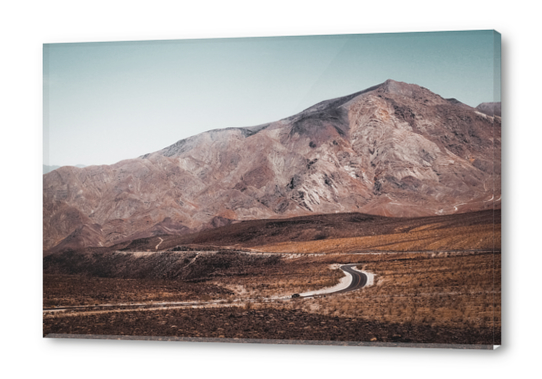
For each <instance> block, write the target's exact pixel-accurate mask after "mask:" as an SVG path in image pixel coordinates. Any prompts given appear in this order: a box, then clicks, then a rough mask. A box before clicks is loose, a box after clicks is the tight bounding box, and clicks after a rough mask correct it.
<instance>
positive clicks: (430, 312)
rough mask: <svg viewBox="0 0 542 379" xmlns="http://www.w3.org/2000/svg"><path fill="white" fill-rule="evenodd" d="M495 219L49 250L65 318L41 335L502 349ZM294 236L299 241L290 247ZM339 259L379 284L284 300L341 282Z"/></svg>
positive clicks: (250, 226) (51, 284) (48, 290)
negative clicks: (333, 342) (468, 346)
mask: <svg viewBox="0 0 542 379" xmlns="http://www.w3.org/2000/svg"><path fill="white" fill-rule="evenodd" d="M338 220H342V221H343V223H342V225H343V227H342V228H340V227H339V226H337V224H334V223H333V221H335V222H336V221H338ZM493 220H500V211H499V212H495V213H493V212H488V211H484V212H476V213H471V214H463V215H449V216H441V217H430V218H418V219H389V218H385V217H365V218H364V216H363V215H359V214H351V215H344V214H342V215H341V214H339V215H329V216H327V217H324V216H316V217H314V218H296V219H294V220H285V221H286V222H285V223H283V224H281V223H276V221H274V220H268V221H260V222H258V223H254V222H247V223H243V224H238V225H229V226H225V227H222V228H218V229H216V230H215V231H213V232H205V233H200V234H198V235H196V236H192V237H190V239H188V240H186V241H188V242H190V243H189V244H186V245H182V244H178V245H175V242H179V237H178V236H165V235H163V236H161V237H154V238H146V239H139V240H136V241H132V242H131V243H127V244H124V245H119V246H117V247H119V248H121V249H119V250H114V249H111V248H89V249H81V250H77V251H64V252H58V253H54V254H50V255H47V256H45V257H44V308H46V309H51V310H54V309H55V308H62V310H58V311H46V312H44V336H47V335H49V334H51V335H55V334H66V333H67V334H79V335H86V334H97V335H104V336H105V335H123V336H135V337H137V336H139V337H143V336H164V337H166V336H167V337H175V336H177V337H186V338H240V339H268V340H292V341H294V340H303V341H343V342H348V341H358V342H376V343H380V342H390V343H395V344H399V345H401V344H409V343H432V344H455V345H457V346H460V345H463V344H474V345H476V346H491V345H499V344H500V343H501V341H500V330H501V322H500V311H501V309H500V296H501V294H500V272H501V266H500V233H498V231H499V230H500V223H498V224H495V225H494V224H492V221H493ZM268 225H271V226H269V227H268ZM339 225H341V224H340V223H339ZM236 228H238V229H236ZM220 230H222V231H223V232H221V233H217V231H220ZM458 230H461V231H462V232H461V234H457V231H458ZM492 231H494V232H492ZM277 232H279V233H277ZM324 232H325V233H327V237H326V238H325V239H320V238H319V237H318V235H319V233H324ZM276 233H277V234H276ZM295 233H298V237H297V239H298V240H297V241H295V240H294V241H293V242H286V241H285V240H286V239H289V238H292V235H294V234H295ZM373 233H382V234H374V235H373ZM386 233H388V234H386ZM237 235H239V236H243V235H248V236H249V237H250V238H249V239H247V240H241V241H240V240H235V236H237ZM337 235H338V236H347V237H341V238H332V237H333V236H337ZM355 235H358V236H359V235H361V236H360V237H355ZM490 235H491V236H492V238H489V237H488V236H490ZM348 236H350V237H348ZM459 236H461V237H459ZM484 236H485V237H484ZM198 238H201V239H198ZM304 239H305V240H304ZM480 240H482V243H481V242H480ZM197 241H203V242H204V243H205V244H202V245H198V244H196V243H194V242H197ZM262 241H268V242H270V241H279V242H275V243H268V244H267V245H265V244H262ZM423 241H425V242H423ZM428 241H429V242H428ZM435 241H437V242H438V243H437V242H435ZM232 242H233V243H232ZM384 242H386V243H384ZM219 244H223V245H225V246H218V245H219ZM229 244H231V245H235V246H234V247H227V245H229ZM255 244H262V245H261V246H257V247H254V246H253V245H255ZM157 245H158V247H159V249H160V250H157V249H156V247H157ZM244 245H250V246H252V247H250V248H249V247H246V246H245V247H244ZM386 246H387V248H386ZM432 246H434V247H432ZM347 263H357V264H358V268H359V269H363V270H365V271H367V272H370V273H372V274H374V283H373V284H372V285H371V286H368V287H366V288H363V289H361V290H356V291H353V292H347V293H342V294H331V295H326V296H317V297H314V298H306V299H295V298H294V299H292V298H291V295H292V294H296V293H303V292H307V291H313V290H318V289H322V288H327V287H331V286H333V285H335V284H337V283H338V282H339V280H340V279H341V277H343V276H344V273H343V272H342V271H341V270H339V269H338V267H339V266H340V265H341V264H347ZM175 302H191V303H190V304H191V305H186V304H184V303H181V304H179V303H177V304H175ZM168 303H172V304H171V305H170V306H168V305H167V304H168ZM103 304H108V305H113V307H109V308H104V307H100V305H103ZM115 304H118V306H116V307H115V306H114V305H115ZM129 304H147V306H145V307H141V308H140V309H134V307H129V306H126V305H129ZM153 304H156V306H153ZM159 304H166V305H159ZM73 306H84V307H83V308H78V307H75V308H69V307H73ZM66 307H68V308H67V309H65V308H66ZM157 307H162V308H157ZM194 307H196V308H194Z"/></svg>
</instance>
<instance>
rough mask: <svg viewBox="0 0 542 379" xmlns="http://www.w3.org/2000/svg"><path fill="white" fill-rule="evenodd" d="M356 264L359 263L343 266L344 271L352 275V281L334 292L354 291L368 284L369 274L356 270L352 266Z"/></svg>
mask: <svg viewBox="0 0 542 379" xmlns="http://www.w3.org/2000/svg"><path fill="white" fill-rule="evenodd" d="M355 266H357V265H344V266H341V270H343V271H344V272H346V273H347V274H350V275H351V276H352V283H350V285H349V286H348V287H347V288H345V289H343V290H340V291H337V292H333V293H343V292H349V291H354V290H357V289H360V288H362V287H363V286H365V285H366V284H367V275H365V274H364V273H363V272H359V271H356V270H354V269H353V268H352V267H355Z"/></svg>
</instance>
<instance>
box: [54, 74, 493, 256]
mask: <svg viewBox="0 0 542 379" xmlns="http://www.w3.org/2000/svg"><path fill="white" fill-rule="evenodd" d="M458 103H459V104H458ZM494 156H495V157H496V159H494ZM78 170H79V171H76V170H74V169H73V168H69V167H65V168H60V169H57V170H55V171H54V172H52V173H49V174H46V175H44V249H46V250H47V249H51V248H53V247H54V246H57V245H59V244H60V243H61V242H62V241H63V240H64V239H66V238H67V237H69V236H70V235H72V234H73V233H76V234H77V233H79V234H77V235H76V237H77V238H75V237H73V236H72V238H70V240H71V241H72V242H73V241H74V240H78V241H81V246H90V245H92V243H93V242H92V241H95V242H94V243H96V246H98V244H99V243H102V244H105V245H113V244H115V243H119V242H121V241H125V240H129V239H130V238H132V239H133V237H134V236H136V237H138V238H142V237H146V236H153V235H157V233H162V232H164V230H165V229H164V228H169V229H170V230H172V231H173V233H174V234H175V233H179V234H183V233H188V232H193V231H198V230H204V229H206V228H207V229H209V228H213V227H216V225H224V224H228V223H231V222H235V221H239V220H251V219H260V218H263V219H266V218H274V217H284V218H287V217H294V216H303V215H310V214H325V213H335V212H363V213H369V214H375V215H382V216H395V217H397V216H399V217H401V216H403V217H415V216H428V215H438V214H452V213H458V212H467V211H472V210H481V209H488V208H491V207H494V206H499V204H500V203H499V201H500V118H499V117H493V116H490V115H486V114H483V113H480V112H479V111H477V109H475V108H472V107H469V106H468V105H465V104H462V103H460V102H457V101H451V100H450V99H448V100H447V99H444V98H442V97H441V96H439V95H437V94H434V93H432V92H431V91H430V90H428V89H426V88H423V87H420V86H417V85H415V84H407V83H402V82H396V81H393V80H387V81H386V82H384V83H381V84H379V85H376V86H373V87H370V88H368V89H365V90H363V91H359V92H356V93H353V94H350V95H346V96H342V97H338V98H334V99H330V100H324V101H322V102H319V103H317V104H315V105H313V106H311V107H309V108H306V109H305V110H303V111H302V112H300V113H298V114H296V115H292V116H290V117H287V118H284V119H282V120H278V121H274V122H270V123H265V124H260V125H257V126H252V127H242V128H235V127H234V128H225V129H218V130H211V131H207V132H203V133H200V134H197V135H195V136H192V137H188V138H185V139H182V140H179V141H177V142H175V143H174V144H172V145H170V146H167V147H165V148H164V149H161V150H158V151H156V152H153V153H148V154H145V155H142V156H141V157H138V158H135V159H128V160H124V161H121V162H118V163H116V164H113V165H109V166H90V167H87V168H83V169H78ZM84 225H99V226H100V231H101V236H100V237H96V236H94V237H92V238H90V237H89V238H87V237H83V236H82V234H85V230H86V231H87V232H86V233H87V234H90V230H92V233H94V232H96V228H88V227H87V228H83V226H84ZM98 234H99V233H98Z"/></svg>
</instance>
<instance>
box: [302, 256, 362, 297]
mask: <svg viewBox="0 0 542 379" xmlns="http://www.w3.org/2000/svg"><path fill="white" fill-rule="evenodd" d="M357 265H358V264H347V265H342V266H340V269H341V270H343V272H344V273H345V274H346V277H344V278H343V279H341V281H340V282H339V284H337V285H336V286H333V287H329V288H324V289H321V290H317V291H310V292H305V293H302V294H299V297H305V298H306V297H315V296H323V295H331V294H336V293H344V292H350V291H354V290H357V289H360V288H362V287H364V286H365V285H366V284H367V282H368V277H367V274H365V273H364V272H361V271H358V270H355V269H354V267H355V266H357ZM296 297H297V296H296Z"/></svg>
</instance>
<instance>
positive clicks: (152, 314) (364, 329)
mask: <svg viewBox="0 0 542 379" xmlns="http://www.w3.org/2000/svg"><path fill="white" fill-rule="evenodd" d="M49 333H58V334H63V333H67V334H76V335H77V334H79V335H85V334H94V335H106V336H107V335H114V336H155V337H160V336H164V337H204V338H239V339H264V340H265V339H270V340H273V339H289V340H305V341H344V342H348V341H354V342H356V341H365V342H404V343H412V342H415V343H433V344H478V345H493V344H497V345H498V344H500V331H499V333H498V335H496V334H494V331H493V330H491V329H480V328H442V327H431V326H427V325H409V324H380V323H377V322H370V321H365V320H359V319H356V318H345V317H330V316H322V315H318V314H314V313H307V312H303V311H300V310H290V311H284V310H281V311H277V310H274V309H273V308H259V309H248V310H247V309H244V308H238V307H230V308H227V309H182V310H161V311H140V312H123V313H122V314H120V313H106V314H98V315H86V316H71V317H58V318H46V319H45V320H44V336H47V335H48V334H49ZM263 342H265V341H263Z"/></svg>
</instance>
